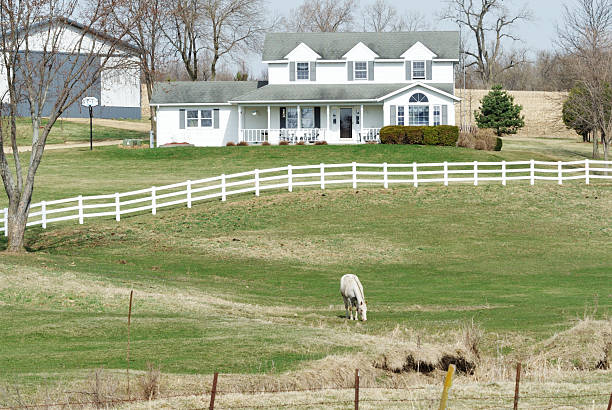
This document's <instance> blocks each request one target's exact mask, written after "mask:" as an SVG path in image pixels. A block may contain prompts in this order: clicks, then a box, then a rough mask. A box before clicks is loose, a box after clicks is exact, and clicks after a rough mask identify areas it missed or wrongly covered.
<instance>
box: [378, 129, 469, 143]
mask: <svg viewBox="0 0 612 410" xmlns="http://www.w3.org/2000/svg"><path fill="white" fill-rule="evenodd" d="M458 138H459V128H458V127H455V126H452V125H436V126H434V127H426V126H419V127H409V126H403V125H392V126H387V127H383V128H382V129H381V130H380V142H381V143H382V144H419V145H446V146H454V145H456V144H457V139H458Z"/></svg>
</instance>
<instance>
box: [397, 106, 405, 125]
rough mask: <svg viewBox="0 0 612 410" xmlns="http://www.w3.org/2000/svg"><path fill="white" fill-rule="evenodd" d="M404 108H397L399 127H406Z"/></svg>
mask: <svg viewBox="0 0 612 410" xmlns="http://www.w3.org/2000/svg"><path fill="white" fill-rule="evenodd" d="M404 122H405V121H404V107H402V106H398V107H397V125H404Z"/></svg>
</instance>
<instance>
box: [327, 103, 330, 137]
mask: <svg viewBox="0 0 612 410" xmlns="http://www.w3.org/2000/svg"><path fill="white" fill-rule="evenodd" d="M329 124H330V121H329V104H327V131H328V132H329Z"/></svg>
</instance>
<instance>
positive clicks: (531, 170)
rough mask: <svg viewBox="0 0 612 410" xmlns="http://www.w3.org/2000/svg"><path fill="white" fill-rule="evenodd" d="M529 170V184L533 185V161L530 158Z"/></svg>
mask: <svg viewBox="0 0 612 410" xmlns="http://www.w3.org/2000/svg"><path fill="white" fill-rule="evenodd" d="M529 164H530V165H529V172H530V176H531V182H530V184H531V185H533V184H535V161H534V160H533V159H532V160H530V161H529Z"/></svg>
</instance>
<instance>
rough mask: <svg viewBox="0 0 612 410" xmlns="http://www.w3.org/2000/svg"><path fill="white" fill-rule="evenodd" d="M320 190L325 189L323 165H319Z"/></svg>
mask: <svg viewBox="0 0 612 410" xmlns="http://www.w3.org/2000/svg"><path fill="white" fill-rule="evenodd" d="M321 189H325V164H323V163H321Z"/></svg>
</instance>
